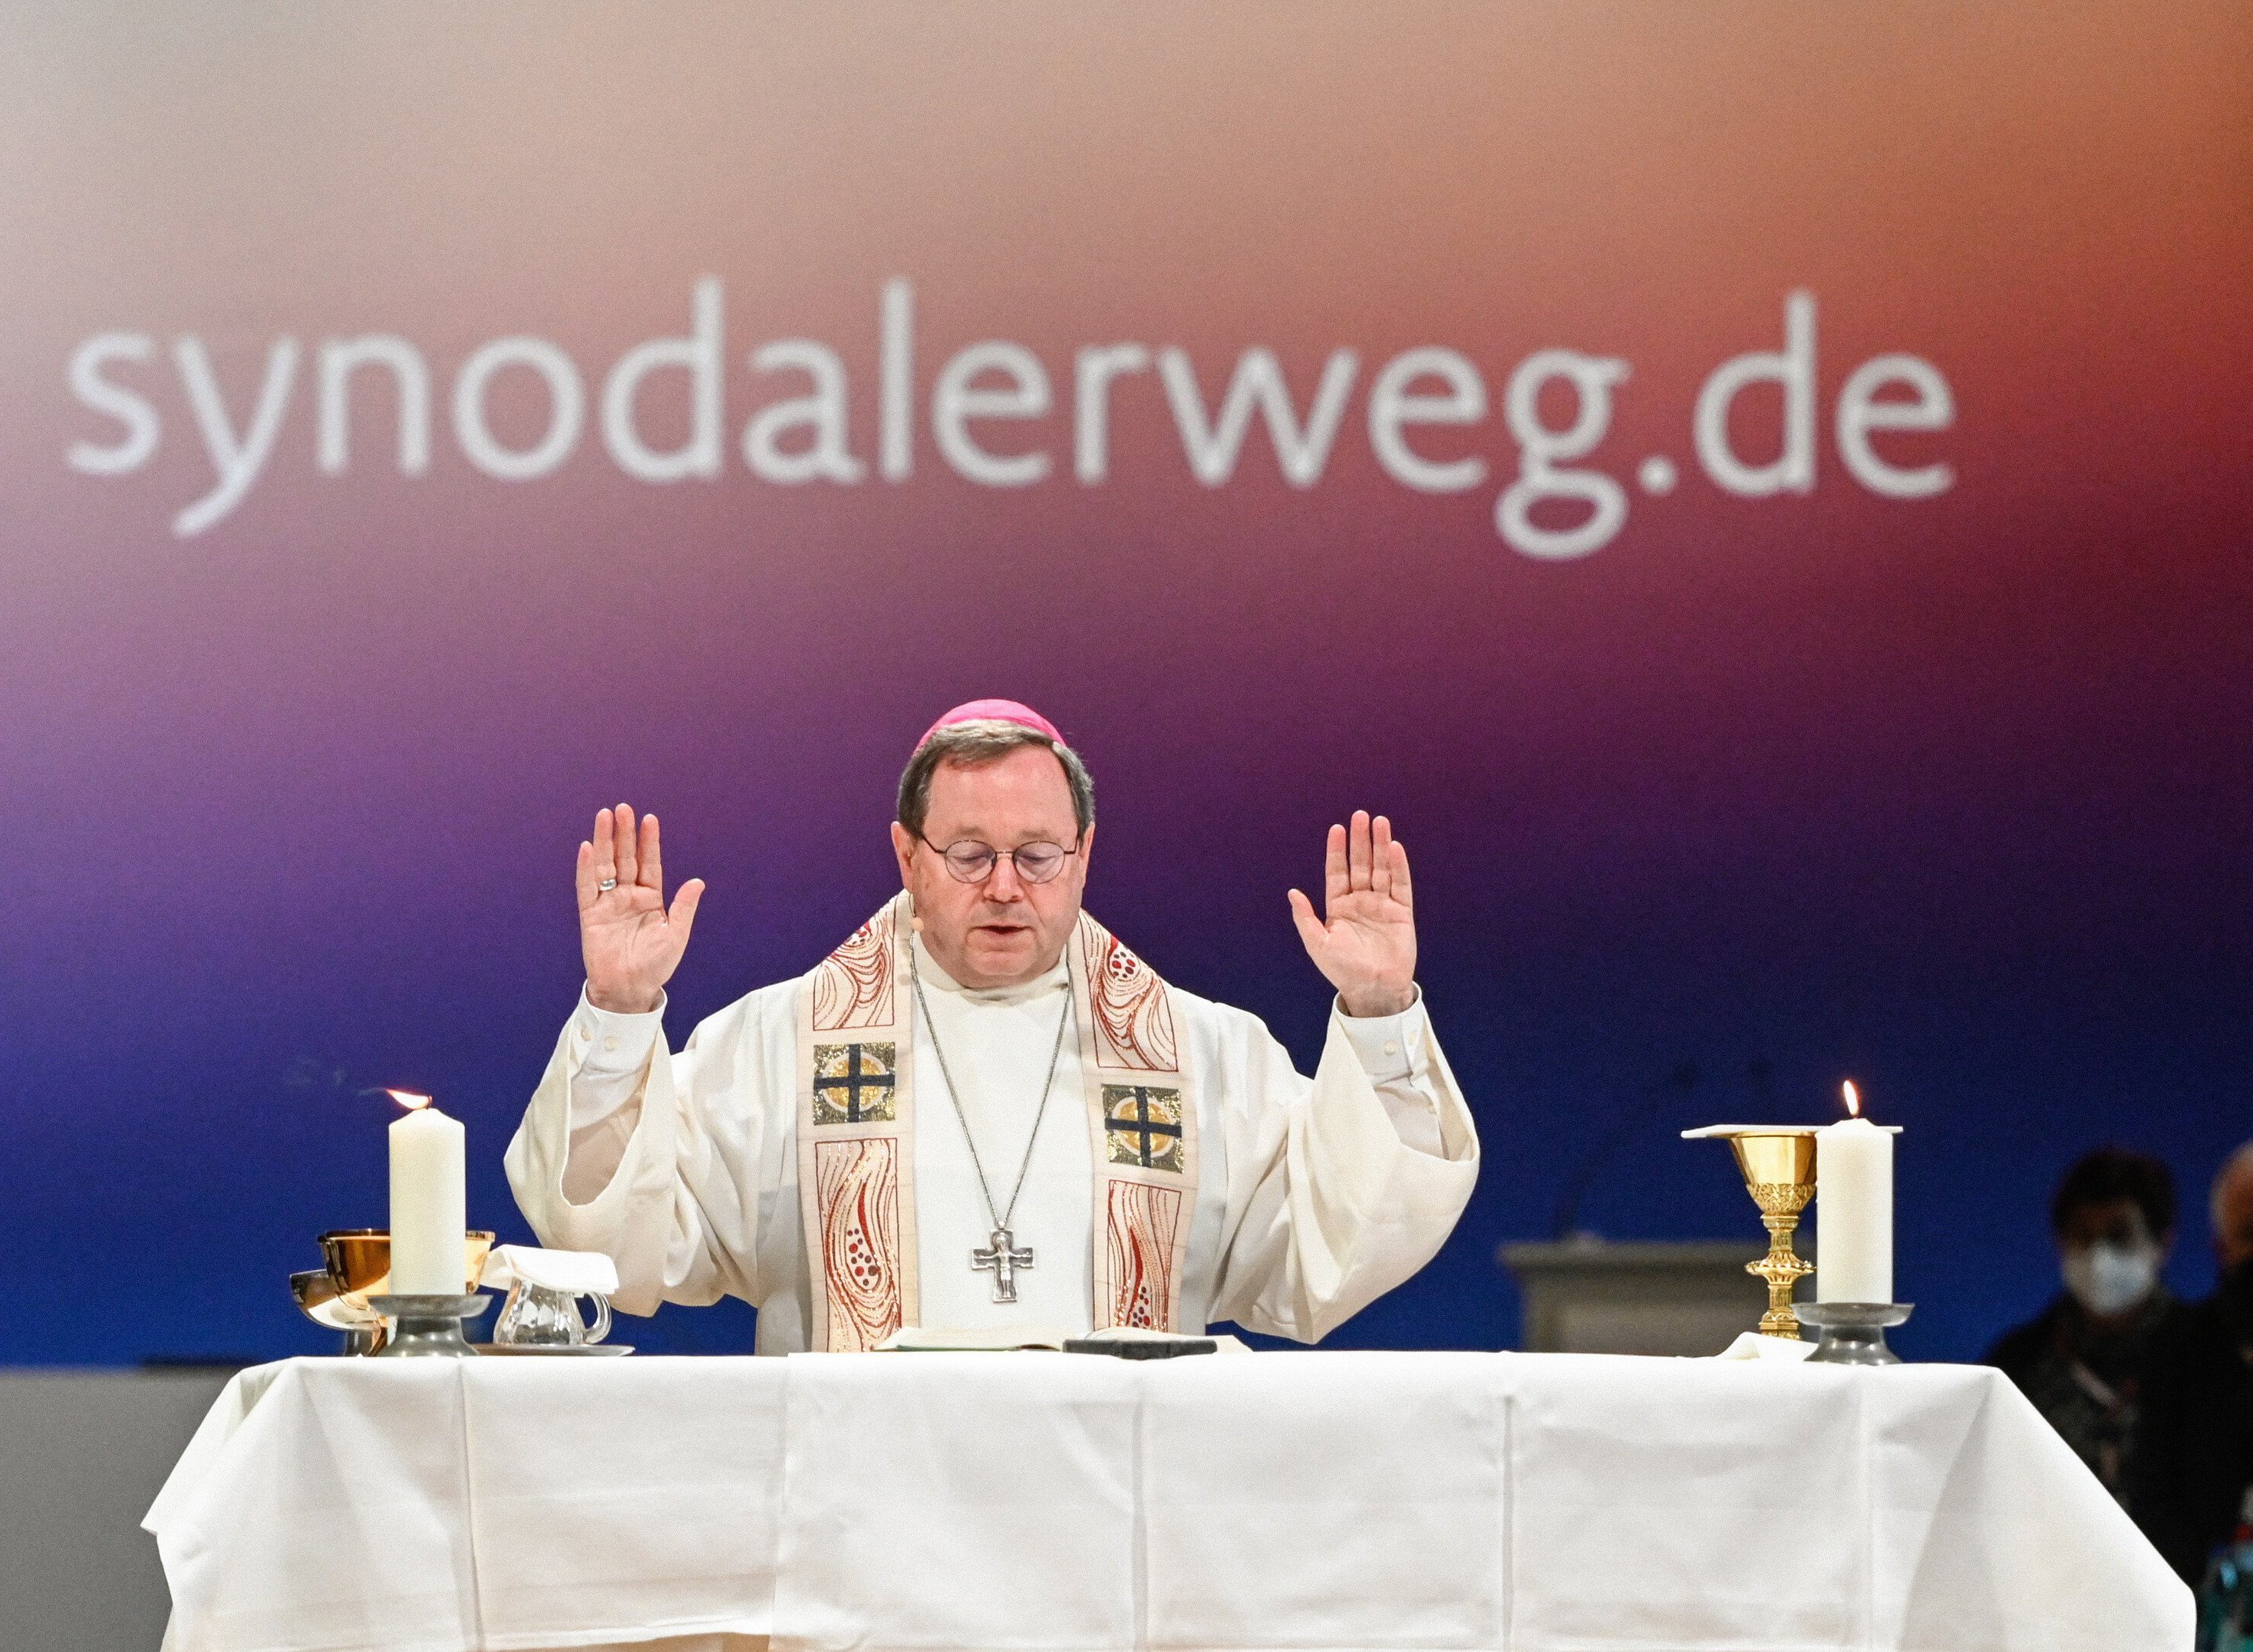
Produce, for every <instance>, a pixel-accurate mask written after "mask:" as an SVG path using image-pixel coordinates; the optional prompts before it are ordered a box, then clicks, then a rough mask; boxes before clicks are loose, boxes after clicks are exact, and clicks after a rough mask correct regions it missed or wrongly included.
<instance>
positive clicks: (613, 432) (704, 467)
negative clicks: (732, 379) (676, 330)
mask: <svg viewBox="0 0 2253 1652" xmlns="http://www.w3.org/2000/svg"><path fill="white" fill-rule="evenodd" d="M690 312H691V316H692V320H691V322H690V324H689V334H688V336H687V338H652V339H649V340H647V341H645V343H642V344H638V345H635V346H634V347H633V348H632V349H631V350H629V351H627V352H626V353H625V354H624V355H623V356H621V357H619V358H618V365H617V366H615V367H613V368H611V369H610V378H609V379H608V380H605V381H604V382H603V445H604V446H605V447H607V448H609V449H610V457H612V458H613V459H616V460H617V464H618V469H620V470H621V471H624V472H625V473H626V474H627V475H628V476H630V477H634V478H635V479H636V480H638V481H642V482H679V481H682V480H684V479H685V478H687V477H692V476H701V477H715V476H717V475H719V474H720V422H721V388H720V373H721V371H722V362H723V361H724V360H725V359H726V351H725V345H724V340H723V339H722V319H721V316H722V299H721V290H720V278H719V277H718V276H716V275H706V276H704V277H702V278H701V279H700V280H699V281H698V282H697V283H696V289H695V293H694V297H693V298H692V299H691V300H690ZM664 367H680V368H685V369H686V370H687V373H688V388H689V401H688V440H687V442H685V443H682V444H681V445H680V447H678V448H676V449H675V450H673V451H672V452H671V453H657V452H652V450H651V449H650V447H649V444H648V443H645V442H644V441H643V440H642V439H641V430H640V429H639V428H638V426H637V425H636V424H635V423H634V401H635V398H636V397H637V396H638V394H640V391H641V381H642V380H644V379H645V378H647V377H648V376H649V375H650V374H651V373H655V372H657V371H658V370H659V369H660V368H664Z"/></svg>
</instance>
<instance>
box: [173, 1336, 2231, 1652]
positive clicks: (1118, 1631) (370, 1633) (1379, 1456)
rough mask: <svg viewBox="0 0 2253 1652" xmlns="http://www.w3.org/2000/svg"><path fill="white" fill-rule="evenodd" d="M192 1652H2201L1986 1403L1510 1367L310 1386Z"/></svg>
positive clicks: (1454, 1360)
mask: <svg viewBox="0 0 2253 1652" xmlns="http://www.w3.org/2000/svg"><path fill="white" fill-rule="evenodd" d="M146 1525H147V1527H148V1529H149V1530H150V1531H151V1532H153V1533H154V1534H155V1535H156V1537H157V1543H158V1545H159V1547H160V1549H161V1551H162V1554H163V1558H164V1569H165V1574H166V1578H167V1579H168V1581H169V1584H170V1586H171V1593H172V1601H173V1614H172V1622H171V1631H170V1634H169V1635H168V1637H167V1647H168V1649H170V1652H363V1649H377V1648H380V1649H385V1652H539V1649H548V1648H566V1647H568V1648H590V1647H599V1646H612V1645H617V1646H626V1645H638V1646H642V1647H645V1648H649V1647H652V1646H655V1645H657V1644H659V1643H668V1642H669V1643H672V1644H671V1645H669V1646H667V1648H666V1652H675V1649H676V1648H678V1649H686V1648H691V1647H694V1648H698V1649H709V1648H718V1647H732V1646H734V1645H736V1644H737V1642H736V1640H735V1639H734V1638H735V1637H745V1638H747V1639H748V1640H749V1642H750V1644H752V1645H757V1644H758V1643H759V1642H771V1645H772V1646H773V1647H774V1648H776V1649H778V1652H848V1649H850V1652H861V1649H889V1648H897V1649H914V1652H1114V1649H1115V1652H1126V1649H1142V1648H1168V1649H1175V1648H1178V1649H1255V1648H1256V1649H1302V1652H1346V1649H1357V1652H1368V1649H1386V1652H1433V1649H1480V1652H1484V1649H1493V1652H1787V1649H1789V1652H1812V1649H1825V1652H1828V1649H1839V1652H1845V1649H1857V1652H1869V1649H1879V1652H1883V1649H1898V1652H2036V1649H2040V1652H2185V1649H2187V1648H2188V1647H2189V1645H2190V1642H2191V1629H2192V1604H2191V1598H2190V1594H2189V1592H2188V1591H2187V1589H2185V1588H2184V1586H2182V1584H2181V1583H2180V1582H2179V1581H2178V1580H2177V1579H2175V1577H2174V1576H2173V1573H2172V1572H2169V1571H2168V1570H2167V1568H2166V1565H2164V1564H2163V1563H2162V1562H2161V1561H2160V1559H2159V1556H2158V1555H2157V1554H2156V1553H2155V1552H2154V1551H2152V1549H2151V1547H2150V1546H2149V1545H2148V1544H2146V1543H2145V1541H2144V1539H2143V1537H2141V1536H2140V1535H2139V1534H2138V1532H2137V1531H2136V1530H2135V1528H2134V1527H2133V1526H2132V1525H2131V1524H2130V1523H2129V1521H2128V1519H2127V1517H2126V1516H2124V1514H2123V1513H2122V1512H2121V1511H2120V1509H2118V1508H2117V1506H2116V1505H2115V1504H2114V1503H2113V1502H2111V1500H2110V1498H2109V1497H2107V1496H2106V1495H2105V1494H2104V1493H2103V1489H2102V1488H2100V1487H2099V1486H2098V1484H2097V1483H2096V1481H2095V1480H2094V1479H2093V1478H2092V1477H2091V1476H2090V1475H2089V1474H2088V1473H2087V1471H2086V1470H2085V1469H2083V1468H2082V1466H2081V1464H2080V1463H2079V1462H2078V1460H2075V1458H2074V1456H2073V1455H2072V1453H2070V1452H2069V1451H2068V1449H2067V1447H2066V1446H2064V1445H2063V1443H2062V1442H2061V1441H2060V1440H2059V1439H2057V1438H2056V1436H2055V1435H2054V1433H2052V1432H2051V1431H2050V1430H2049V1428H2048V1427H2047V1425H2045V1424H2044V1423H2043V1422H2042V1421H2041V1419H2040V1418H2039V1417H2038V1416H2037V1415H2036V1413H2035V1412H2033V1409H2032V1408H2031V1407H2030V1406H2029V1405H2027V1404H2026V1402H2025V1400H2024V1399H2023V1398H2020V1396H2019V1393H2018V1391H2017V1390H2016V1389H2014V1388H2013V1387H2012V1385H2011V1384H2009V1383H2008V1382H2007V1381H2005V1379H2004V1378H2003V1377H2000V1376H1999V1375H1998V1373H1996V1372H1994V1371H1991V1370H1985V1369H1982V1368H1972V1367H1961V1366H1944V1365H1929V1366H1896V1367H1893V1368H1889V1369H1881V1370H1855V1369H1850V1368H1843V1367H1836V1366H1832V1367H1821V1366H1808V1365H1803V1364H1793V1363H1770V1362H1747V1363H1727V1362H1720V1361H1710V1360H1669V1359H1650V1358H1631V1357H1622V1356H1594V1355H1590V1356H1576V1355H1510V1354H1502V1355H1495V1354H1373V1353H1371V1354H1355V1353H1305V1354H1262V1355H1258V1356H1241V1357H1229V1356H1216V1357H1203V1358H1192V1359H1178V1360H1174V1361H1170V1362H1147V1363H1146V1362H1130V1361H1125V1360H1115V1359H1106V1358H1099V1357H1088V1356H1072V1355H1056V1354H1015V1355H994V1354H956V1355H946V1354H928V1355H829V1356H824V1355H813V1356H793V1357H791V1358H788V1359H749V1358H744V1359H667V1358H645V1357H635V1358H631V1359H600V1358H585V1359H564V1358H558V1359H538V1358H527V1359H510V1360H503V1359H492V1358H485V1359H468V1360H397V1361H387V1360H349V1359H325V1360H323V1359H301V1360H291V1361H288V1362H285V1363H280V1364H275V1365H268V1366H262V1367H259V1368H256V1369H255V1370H248V1371H245V1372H243V1373H241V1375H240V1376H239V1377H237V1378H236V1379H235V1380H234V1383H233V1384H231V1385H230V1386H229V1387H228V1389H227V1391H226V1392H225V1393H224V1394H223V1395H222V1396H221V1398H220V1400H219V1402H218V1404H217V1405H215V1406H214V1407H213V1411H212V1412H211V1413H210V1415H209V1417H208V1418H206V1421H205V1423H204V1425H203V1426H202V1428H201V1430H200V1431H199V1433H198V1434H197V1436H196V1438H195V1439H194V1440H193V1442H192V1444H191V1446H189V1448H188V1450H187V1452H186V1453H185V1454H184V1455H183V1457H182V1458H181V1460H180V1461H179V1464H178V1467H177V1468H176V1469H175V1470H174V1472H173V1474H172V1475H171V1479H170V1481H168V1482H167V1484H166V1485H165V1487H164V1490H163V1492H162V1494H161V1495H160V1496H159V1497H158V1499H157V1502H156V1503H155V1505H154V1506H153V1507H152V1508H151V1509H150V1512H149V1516H148V1518H147V1521H146Z"/></svg>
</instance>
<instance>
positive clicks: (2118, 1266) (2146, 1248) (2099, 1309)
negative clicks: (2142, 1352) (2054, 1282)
mask: <svg viewBox="0 0 2253 1652" xmlns="http://www.w3.org/2000/svg"><path fill="white" fill-rule="evenodd" d="M2064 1272H2065V1288H2066V1289H2067V1290H2068V1291H2070V1292H2072V1293H2073V1299H2074V1300H2075V1301H2076V1302H2078V1303H2080V1304H2081V1306H2082V1307H2084V1308H2087V1309H2088V1310H2089V1312H2090V1313H2091V1314H2095V1315H2096V1317H2097V1318H2098V1319H2100V1320H2109V1319H2110V1318H2111V1317H2112V1316H2113V1315H2114V1314H2124V1313H2126V1312H2127V1311H2128V1310H2129V1309H2130V1308H2131V1307H2135V1306H2136V1304H2137V1303H2138V1302H2140V1301H2142V1300H2144V1299H2145V1297H2147V1296H2149V1295H2150V1294H2151V1293H2152V1286H2155V1285H2157V1284H2158V1283H2159V1247H2158V1246H2156V1245H2152V1244H2103V1243H2099V1244H2092V1245H2090V1246H2089V1248H2088V1249H2087V1250H2085V1251H2067V1252H2066V1255H2065V1267H2064Z"/></svg>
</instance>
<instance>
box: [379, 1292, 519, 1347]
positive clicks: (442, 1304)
mask: <svg viewBox="0 0 2253 1652" xmlns="http://www.w3.org/2000/svg"><path fill="white" fill-rule="evenodd" d="M367 1305H368V1306H369V1307H372V1308H373V1309H374V1310H375V1311H376V1312H377V1313H379V1314H382V1315H383V1317H384V1318H386V1319H387V1320H389V1321H391V1335H390V1336H389V1338H387V1340H386V1341H385V1342H384V1344H383V1346H382V1347H381V1348H380V1349H377V1350H376V1354H375V1356H376V1357H377V1358H378V1359H417V1358H421V1359H429V1358H432V1357H436V1358H440V1359H467V1358H470V1357H471V1356H474V1355H475V1354H476V1353H477V1349H473V1348H471V1346H470V1342H469V1339H468V1338H467V1337H465V1336H464V1335H462V1322H463V1321H464V1320H473V1319H475V1318H477V1316H478V1314H482V1313H484V1312H485V1310H486V1309H487V1308H488V1307H492V1298H491V1297H490V1296H487V1295H486V1294H485V1293H484V1292H482V1291H472V1292H470V1293H467V1294H465V1295H463V1296H413V1295H409V1296H371V1297H370V1298H368V1299H367Z"/></svg>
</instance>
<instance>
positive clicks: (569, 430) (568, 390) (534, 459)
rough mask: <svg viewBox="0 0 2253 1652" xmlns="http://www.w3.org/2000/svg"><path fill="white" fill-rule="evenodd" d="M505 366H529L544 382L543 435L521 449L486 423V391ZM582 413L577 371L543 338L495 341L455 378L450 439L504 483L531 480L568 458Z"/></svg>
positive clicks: (584, 411) (584, 408)
mask: <svg viewBox="0 0 2253 1652" xmlns="http://www.w3.org/2000/svg"><path fill="white" fill-rule="evenodd" d="M504 367H529V368H531V369H532V370H533V371H534V373H538V374H539V375H540V376H541V378H542V379H544V380H547V383H548V431H547V434H546V435H544V436H541V438H540V440H539V442H538V443H535V444H534V445H533V446H532V447H529V448H526V449H523V450H512V449H509V448H505V447H503V446H501V444H500V443H499V441H497V440H496V439H495V438H494V436H493V433H492V426H490V425H489V424H487V423H486V422H485V387H486V385H487V383H488V382H489V381H490V380H492V376H493V375H494V374H495V373H499V371H500V370H501V369H502V368H504ZM586 415H587V393H586V391H585V389H584V388H583V387H582V386H581V384H580V382H579V369H578V368H577V367H575V366H573V365H572V362H571V358H570V357H568V356H567V355H565V354H564V353H563V352H562V351H561V350H560V349H558V348H557V347H556V346H555V345H552V344H550V343H548V340H546V339H545V338H526V337H521V336H520V337H516V338H496V339H494V340H493V341H492V343H491V344H488V345H482V346H480V347H479V348H478V351H477V352H475V353H474V354H472V355H471V357H470V359H468V360H467V361H464V363H463V364H462V371H461V373H459V374H458V375H457V377H456V378H455V380H454V439H455V440H456V441H457V442H459V443H461V444H462V451H463V453H464V455H466V456H467V457H468V458H469V461H470V463H471V464H474V465H476V466H477V467H478V470H480V471H484V472H485V474H486V475H487V476H490V477H498V478H499V480H501V481H503V482H529V481H531V480H533V479H534V477H542V476H546V475H547V474H548V472H549V471H553V470H554V469H555V467H556V466H557V465H559V464H562V463H563V461H564V460H565V459H567V458H568V457H571V450H572V448H573V447H575V445H577V443H578V440H579V427H580V425H581V424H582V422H584V421H585V419H586Z"/></svg>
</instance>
